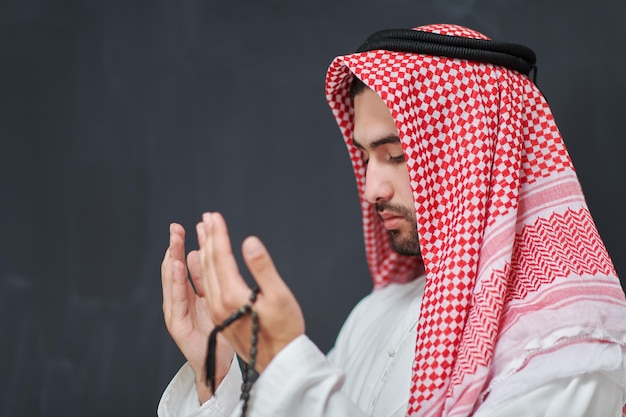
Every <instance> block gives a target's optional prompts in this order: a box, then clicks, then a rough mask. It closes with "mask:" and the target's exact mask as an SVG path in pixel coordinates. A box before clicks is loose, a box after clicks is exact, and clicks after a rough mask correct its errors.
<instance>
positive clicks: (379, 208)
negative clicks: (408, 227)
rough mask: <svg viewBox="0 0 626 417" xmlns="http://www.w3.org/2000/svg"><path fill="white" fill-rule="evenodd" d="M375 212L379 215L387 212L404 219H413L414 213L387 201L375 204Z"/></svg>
mask: <svg viewBox="0 0 626 417" xmlns="http://www.w3.org/2000/svg"><path fill="white" fill-rule="evenodd" d="M375 206H376V212H377V213H381V212H383V211H387V212H390V213H394V214H397V215H399V216H402V217H405V218H407V219H415V213H413V212H411V210H409V209H407V208H406V207H404V206H399V205H396V204H391V203H389V202H387V201H382V202H378V203H376V204H375Z"/></svg>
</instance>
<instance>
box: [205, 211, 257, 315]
mask: <svg viewBox="0 0 626 417" xmlns="http://www.w3.org/2000/svg"><path fill="white" fill-rule="evenodd" d="M212 237H213V262H214V264H215V272H216V278H217V280H218V282H219V286H220V289H221V291H222V300H223V302H224V304H225V306H227V307H228V308H229V309H233V308H234V309H236V308H239V306H241V305H243V304H245V303H246V302H247V301H248V297H249V293H250V288H249V287H248V285H247V284H246V283H245V281H244V280H243V278H242V277H241V274H240V273H239V268H238V266H237V261H236V260H235V256H234V255H233V251H232V247H231V244H230V237H229V235H228V228H227V226H226V222H225V221H224V218H223V217H222V215H221V214H220V213H213V214H212Z"/></svg>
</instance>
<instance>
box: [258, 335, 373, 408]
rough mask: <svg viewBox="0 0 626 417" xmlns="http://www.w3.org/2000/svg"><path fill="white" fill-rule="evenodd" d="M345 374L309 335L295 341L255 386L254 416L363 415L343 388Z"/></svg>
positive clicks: (269, 367)
mask: <svg viewBox="0 0 626 417" xmlns="http://www.w3.org/2000/svg"><path fill="white" fill-rule="evenodd" d="M344 379H345V376H344V374H343V372H342V371H341V370H339V369H338V368H336V367H335V366H333V365H331V364H330V362H329V361H328V360H327V358H326V357H325V356H324V354H323V353H322V352H321V351H320V350H319V349H318V348H317V346H316V345H315V344H314V343H313V342H312V341H311V340H310V339H309V338H308V337H307V336H306V335H302V336H300V337H298V338H296V339H295V340H293V341H292V342H291V343H290V344H289V345H287V346H286V347H285V348H284V349H283V350H281V351H280V352H279V353H278V355H276V357H275V358H274V359H273V360H272V362H270V364H269V365H268V366H267V368H265V370H264V371H263V373H262V374H261V376H260V377H259V379H258V380H257V382H256V383H255V385H254V388H253V390H252V393H251V399H250V405H249V407H250V410H254V416H255V417H282V416H285V417H298V416H303V417H331V416H341V417H364V416H365V413H364V412H363V411H362V410H360V409H359V408H358V407H356V406H355V405H354V404H353V403H352V402H351V401H350V400H349V399H348V398H347V396H346V395H345V394H344V393H343V392H342V391H341V387H342V385H343V382H344Z"/></svg>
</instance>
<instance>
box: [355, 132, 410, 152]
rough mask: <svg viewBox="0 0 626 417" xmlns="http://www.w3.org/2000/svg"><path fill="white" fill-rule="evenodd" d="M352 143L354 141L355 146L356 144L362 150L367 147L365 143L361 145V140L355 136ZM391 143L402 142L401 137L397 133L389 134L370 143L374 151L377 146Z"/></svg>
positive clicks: (371, 149)
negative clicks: (357, 139)
mask: <svg viewBox="0 0 626 417" xmlns="http://www.w3.org/2000/svg"><path fill="white" fill-rule="evenodd" d="M352 143H354V146H356V147H357V148H359V149H360V150H362V151H365V150H366V149H365V147H364V146H363V145H361V144H360V143H359V142H357V141H356V140H355V139H354V138H352ZM390 143H392V144H393V143H400V138H399V137H398V136H396V135H389V136H384V137H382V138H380V139H378V140H375V141H374V142H372V143H370V145H369V150H370V151H373V150H375V149H376V148H378V147H380V146H383V145H388V144H390Z"/></svg>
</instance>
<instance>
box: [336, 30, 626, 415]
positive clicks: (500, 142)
mask: <svg viewBox="0 0 626 417" xmlns="http://www.w3.org/2000/svg"><path fill="white" fill-rule="evenodd" d="M416 29H417V30H422V31H429V32H435V33H439V34H444V35H453V36H463V37H470V38H478V39H488V38H486V37H485V36H484V35H482V34H480V33H478V32H475V31H473V30H470V29H467V28H464V27H460V26H454V25H429V26H424V27H419V28H416ZM353 76H357V77H358V78H359V79H361V80H362V81H363V82H364V83H365V84H366V85H367V86H368V87H370V88H372V89H373V90H374V91H375V92H376V93H377V94H378V95H379V96H380V97H381V98H382V99H383V101H384V102H385V103H386V105H387V107H388V108H389V109H390V111H391V115H392V116H393V118H394V120H395V121H396V125H397V128H398V131H399V136H400V140H401V142H402V146H403V149H404V153H405V156H406V160H407V165H408V170H409V175H410V180H411V188H412V192H413V197H414V201H415V212H416V219H417V229H418V230H417V231H418V234H419V240H420V247H421V252H422V256H423V261H422V260H421V259H419V258H416V257H407V256H402V255H399V254H397V253H395V252H394V251H393V250H392V249H391V246H390V242H389V237H388V234H387V232H386V230H384V228H383V226H382V223H381V222H380V220H379V219H378V217H377V215H376V212H375V208H374V206H373V205H372V204H370V203H368V202H367V201H366V200H365V197H364V194H363V192H364V186H365V166H364V161H363V159H362V156H361V152H360V151H359V150H358V149H357V148H355V147H354V145H353V143H352V129H353V121H352V120H353V108H352V102H351V99H350V95H349V87H350V83H351V80H352V78H353ZM326 97H327V100H328V103H329V105H330V107H331V109H332V111H333V114H334V116H335V117H336V119H337V123H338V124H339V127H340V130H341V132H342V134H343V136H344V139H345V141H346V143H347V146H348V150H349V153H350V158H351V161H352V165H353V167H354V172H355V174H356V180H357V187H358V189H359V193H360V196H361V207H362V212H363V228H364V235H365V245H366V253H367V261H368V264H369V268H370V271H371V274H372V277H373V280H374V288H375V289H377V288H382V287H384V286H385V285H387V284H388V283H390V282H405V281H408V280H411V279H414V278H415V274H416V271H418V270H419V269H420V268H421V266H422V265H421V262H423V267H424V268H425V271H426V288H425V293H424V298H423V302H422V307H421V312H420V318H419V323H418V328H417V331H418V336H417V340H416V351H415V361H414V365H413V380H412V384H411V392H410V400H409V404H408V408H407V415H408V416H417V415H419V416H442V415H443V416H453V415H454V416H465V415H470V414H471V413H472V411H473V410H474V409H475V407H476V406H477V405H478V404H480V402H481V400H482V398H483V396H484V394H485V393H487V392H488V391H489V388H490V386H491V384H492V383H494V382H496V381H502V380H504V379H505V378H506V377H507V376H508V375H511V374H512V373H515V371H516V370H518V369H519V368H520V367H521V366H523V364H524V363H526V361H527V360H528V359H530V358H531V357H533V356H534V355H538V354H540V353H542V352H547V351H554V350H555V349H558V348H559V347H561V346H566V345H567V346H572V345H576V343H577V341H581V340H585V342H586V343H589V342H594V341H598V342H606V341H610V342H614V343H619V344H622V345H624V344H626V338H625V335H626V324H625V323H626V320H625V319H624V318H625V317H626V316H625V314H626V313H625V312H626V303H625V300H624V293H623V291H622V289H621V287H620V284H619V280H618V278H617V276H616V273H615V270H614V268H613V265H612V263H611V260H610V258H609V256H608V254H607V251H606V249H605V247H604V245H603V243H602V241H601V239H600V236H599V235H598V232H597V230H596V227H595V225H594V223H593V220H592V218H591V215H590V213H589V210H588V208H587V206H586V203H585V200H584V197H583V194H582V191H581V189H580V185H579V182H578V179H577V177H576V174H575V171H574V169H573V167H572V164H571V161H570V158H569V155H568V153H567V151H566V149H565V146H564V144H563V141H562V139H561V135H560V133H559V130H558V128H557V126H556V124H555V122H554V119H553V117H552V113H551V111H550V109H549V107H548V104H547V103H546V101H545V99H544V97H543V96H542V95H541V93H540V92H539V90H538V89H537V88H536V87H535V85H534V84H533V83H532V82H531V81H530V80H529V79H528V78H527V77H526V76H525V75H522V74H520V73H517V72H515V71H513V70H510V69H507V68H503V67H499V66H495V65H492V64H482V63H477V62H471V61H467V60H460V59H450V58H444V57H438V56H429V55H422V54H410V53H405V52H391V51H384V50H375V51H369V52H362V53H355V54H350V55H345V56H339V57H337V58H335V60H333V62H332V63H331V65H330V68H329V69H328V73H327V77H326ZM600 311H601V312H602V314H599V312H600ZM555 335H558V336H555ZM531 347H532V348H531ZM581 349H583V350H584V347H582V344H581ZM581 352H582V350H581ZM590 366H591V367H593V365H590ZM589 370H593V369H591V368H590V369H589ZM542 382H546V381H542V380H540V379H538V380H537V381H536V383H537V385H540V384H541V383H542Z"/></svg>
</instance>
